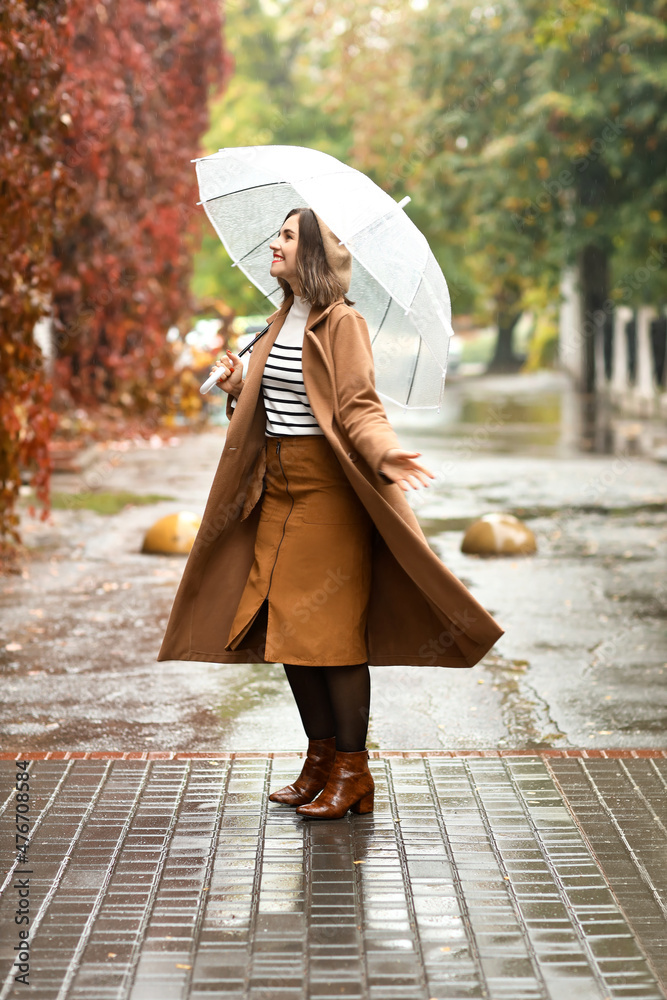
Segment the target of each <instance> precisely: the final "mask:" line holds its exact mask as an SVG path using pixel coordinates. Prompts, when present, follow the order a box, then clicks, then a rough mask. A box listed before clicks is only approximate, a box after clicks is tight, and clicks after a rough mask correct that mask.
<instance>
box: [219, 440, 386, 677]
mask: <svg viewBox="0 0 667 1000" xmlns="http://www.w3.org/2000/svg"><path fill="white" fill-rule="evenodd" d="M259 502H260V503H261V504H262V509H261V512H260V518H259V523H258V527H257V537H256V541H255V559H254V563H253V565H252V568H251V570H250V573H249V575H248V580H247V582H246V585H245V588H244V590H243V593H242V595H241V600H240V601H239V605H238V608H237V610H236V614H235V617H234V620H233V622H232V625H231V628H230V630H229V636H228V639H227V645H226V646H225V649H228V650H233V649H237V648H238V647H239V646H242V647H247V648H250V649H253V650H257V654H258V659H259V660H264V661H265V662H267V663H275V662H279V661H280V662H282V663H297V664H301V665H303V666H312V667H322V666H339V665H341V664H352V663H363V662H366V661H367V660H368V649H367V646H366V638H365V633H366V617H367V613H368V602H369V597H370V585H371V545H372V538H373V531H374V526H373V521H372V519H371V517H370V516H369V514H368V513H367V511H366V508H365V507H364V505H363V504H362V502H361V500H359V498H358V496H357V494H356V493H355V491H354V489H353V487H352V486H351V484H350V481H349V480H348V478H347V476H346V475H345V473H344V471H343V469H342V468H341V465H340V462H339V461H338V459H337V458H336V455H335V454H334V452H333V450H332V448H331V445H330V444H329V442H328V441H327V439H326V438H325V437H323V436H320V435H313V434H311V435H307V434H300V435H288V436H285V437H281V438H273V437H267V439H266V473H265V477H264V492H263V494H262V497H261V499H260V501H259Z"/></svg>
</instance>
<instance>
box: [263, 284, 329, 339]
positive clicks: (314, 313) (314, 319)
mask: <svg viewBox="0 0 667 1000" xmlns="http://www.w3.org/2000/svg"><path fill="white" fill-rule="evenodd" d="M344 301H345V300H344V299H343V297H342V296H341V297H340V298H339V299H336V301H335V302H330V303H329V305H328V306H311V309H310V312H309V314H308V319H307V320H306V329H307V330H312V328H313V327H314V326H317V324H318V323H321V322H322V320H323V319H324V318H325V316H328V315H329V313H330V312H331V310H332V309H333V307H334V306H337V305H338V303H339V302H344ZM293 302H294V294H293V293H292V292H290V294H289V296H288V297H287V298H286V299H285V301H284V302H283V303H282V305H281V306H280V307H279V308H278V309H276V311H275V312H274V313H271V315H270V316H267V317H266V322H267V323H272V322H273V321H274V320H275V319H277V318H278V316H283V315H286V314H287V313H288V312H289V310H290V309H291V307H292V303H293Z"/></svg>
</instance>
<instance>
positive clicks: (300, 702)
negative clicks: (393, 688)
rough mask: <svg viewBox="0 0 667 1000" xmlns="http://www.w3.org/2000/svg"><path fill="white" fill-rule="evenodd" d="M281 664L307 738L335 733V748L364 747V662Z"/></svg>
mask: <svg viewBox="0 0 667 1000" xmlns="http://www.w3.org/2000/svg"><path fill="white" fill-rule="evenodd" d="M284 667H285V673H286V674H287V680H288V681H289V685H290V687H291V689H292V694H293V695H294V699H295V701H296V704H297V708H298V709H299V715H300V716H301V721H302V723H303V728H304V729H305V731H306V736H307V737H308V739H310V740H326V739H329V738H330V737H331V736H335V737H336V750H341V751H342V752H343V753H354V752H355V751H358V750H364V749H365V748H366V734H367V732H368V716H369V713H370V703H371V675H370V671H369V669H368V664H367V663H357V664H352V665H351V666H343V667H303V666H300V665H298V664H295V663H285V664H284Z"/></svg>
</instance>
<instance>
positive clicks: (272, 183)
mask: <svg viewBox="0 0 667 1000" xmlns="http://www.w3.org/2000/svg"><path fill="white" fill-rule="evenodd" d="M283 184H287V181H270V182H269V183H268V184H251V185H250V187H247V188H236V190H235V191H226V192H225V194H216V195H214V196H213V197H212V198H205V199H204V202H203V204H206V205H208V204H210V202H212V201H220V199H221V198H229V196H230V195H233V194H245V193H246V191H257V190H258V189H259V188H270V187H280V186H282V185H283Z"/></svg>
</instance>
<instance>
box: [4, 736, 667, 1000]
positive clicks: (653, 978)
mask: <svg viewBox="0 0 667 1000" xmlns="http://www.w3.org/2000/svg"><path fill="white" fill-rule="evenodd" d="M16 759H19V758H16ZM24 759H27V760H28V765H27V767H28V774H29V778H28V780H29V784H30V800H29V807H30V812H29V820H30V826H31V839H30V845H29V848H28V852H27V853H28V861H27V863H26V864H22V863H20V861H19V860H18V859H17V856H16V851H15V846H14V836H15V818H16V817H15V806H16V798H15V796H14V776H15V773H16V770H15V769H16V764H15V762H14V760H15V756H14V755H11V756H10V755H4V757H3V759H0V782H1V784H0V805H1V809H2V812H1V814H0V861H1V862H2V871H1V875H0V928H2V936H1V943H0V962H1V965H0V1000H5V998H12V1000H13V998H18V997H24V996H30V997H31V1000H32V998H36V1000H70V998H72V1000H73V998H77V1000H124V998H129V1000H185V998H188V1000H204V998H206V1000H210V998H213V997H220V998H224V1000H242V998H243V1000H305V998H313V1000H333V998H341V997H344V998H347V1000H430V998H437V1000H478V998H479V1000H481V998H489V1000H603V998H608V1000H617V998H618V1000H621V998H627V1000H659V998H665V997H666V996H667V994H666V993H665V985H664V984H665V982H667V794H666V793H667V753H666V752H665V751H650V750H645V751H641V750H634V751H629V750H626V751H613V750H610V751H576V750H569V751H547V752H542V753H538V752H534V751H533V752H518V751H505V752H502V751H486V752H485V751H471V752H470V753H467V754H466V753H460V752H457V753H447V752H430V751H424V752H419V751H410V752H400V751H396V752H391V751H371V753H370V766H371V769H372V772H373V776H374V778H375V782H376V790H375V811H374V812H373V813H372V814H370V815H368V816H354V815H352V814H348V815H347V816H346V817H345V818H344V819H342V820H336V821H315V820H310V821H309V820H305V819H302V818H301V817H299V816H297V815H296V814H295V812H294V810H293V809H290V808H289V807H286V806H279V805H275V804H274V803H270V802H269V801H268V792H269V791H270V790H271V789H272V788H276V787H280V786H281V785H283V784H285V783H286V782H287V781H289V780H291V779H292V778H293V777H294V776H295V775H296V774H297V773H298V770H299V767H300V764H299V760H298V755H297V754H294V753H282V754H278V753H273V754H272V753H259V752H258V753H254V754H250V753H238V754H232V753H227V754H220V755H217V756H216V755H212V754H198V755H188V754H170V753H165V754H160V753H159V752H154V753H153V752H149V753H137V754H120V753H119V754H106V755H105V754H97V753H90V754H84V753H80V754H75V753H61V754H56V753H51V754H28V755H26V758H24ZM26 872H29V873H30V874H29V875H26V874H25V873H26ZM26 878H29V890H30V895H29V911H28V913H29V919H30V923H29V928H30V931H29V951H30V963H29V964H30V971H29V982H30V985H29V986H25V985H22V984H19V983H16V982H15V981H14V975H15V973H16V967H14V966H13V964H12V963H13V962H14V961H15V959H16V955H17V951H16V950H15V948H16V947H18V945H19V943H20V939H19V936H18V935H19V930H20V925H17V924H16V923H15V921H14V917H15V914H16V912H17V909H20V907H21V906H23V905H25V904H23V903H20V898H21V897H20V896H19V891H20V890H19V887H20V886H21V885H22V884H23V885H25V880H26ZM19 880H23V881H22V882H20V881H19Z"/></svg>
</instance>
